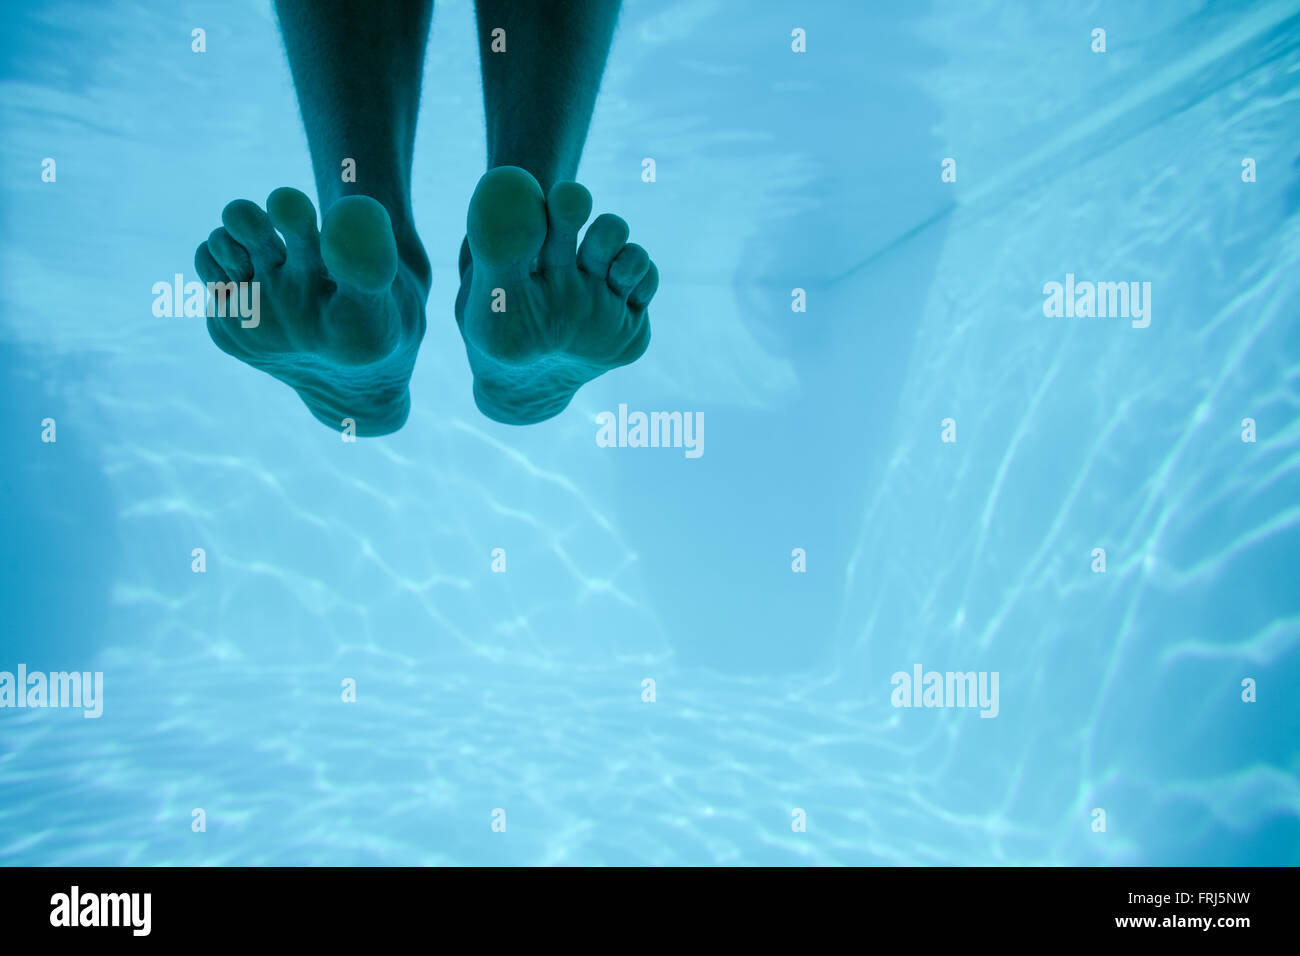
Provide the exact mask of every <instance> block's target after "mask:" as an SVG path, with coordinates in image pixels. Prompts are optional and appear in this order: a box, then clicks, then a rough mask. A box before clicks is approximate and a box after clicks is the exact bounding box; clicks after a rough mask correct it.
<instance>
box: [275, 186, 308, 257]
mask: <svg viewBox="0 0 1300 956" xmlns="http://www.w3.org/2000/svg"><path fill="white" fill-rule="evenodd" d="M266 214H267V217H268V218H269V219H270V220H271V225H273V226H275V228H276V229H278V230H280V235H282V236H284V242H285V245H286V246H288V247H289V258H290V259H294V258H296V257H299V256H301V255H303V254H304V253H305V254H307V255H308V256H310V257H316V256H319V255H320V233H318V232H317V231H316V207H315V206H313V205H312V204H311V200H310V199H308V198H307V196H306V194H305V193H303V192H301V191H299V190H297V189H293V188H292V187H289V186H281V187H280V188H279V189H277V190H275V191H273V192H272V193H271V195H269V196H267V197H266Z"/></svg>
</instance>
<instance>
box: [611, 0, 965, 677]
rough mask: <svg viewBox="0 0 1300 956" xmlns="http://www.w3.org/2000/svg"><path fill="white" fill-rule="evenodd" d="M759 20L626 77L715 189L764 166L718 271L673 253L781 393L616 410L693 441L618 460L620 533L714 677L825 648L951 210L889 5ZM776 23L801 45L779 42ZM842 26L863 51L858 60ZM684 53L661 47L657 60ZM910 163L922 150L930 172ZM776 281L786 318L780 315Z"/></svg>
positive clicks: (784, 666) (705, 222) (695, 658)
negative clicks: (693, 417)
mask: <svg viewBox="0 0 1300 956" xmlns="http://www.w3.org/2000/svg"><path fill="white" fill-rule="evenodd" d="M923 13H924V7H922V8H920V9H910V10H909V16H916V17H919V16H921V15H922V14H923ZM773 14H774V15H764V14H763V13H762V11H758V12H757V13H756V14H755V16H754V17H752V18H734V17H730V16H726V17H725V18H723V17H722V16H721V15H719V16H718V17H717V18H715V19H718V20H725V28H724V27H723V26H722V25H721V23H718V24H715V23H712V22H710V23H708V24H700V25H697V27H696V34H695V35H709V34H710V30H711V29H713V28H714V27H715V26H716V28H717V29H718V30H721V31H722V32H723V33H725V34H726V35H727V37H728V43H727V44H726V45H725V46H724V47H722V48H721V49H719V50H717V51H716V54H715V55H716V59H715V60H711V61H710V63H709V70H708V72H707V74H706V75H704V76H703V77H702V78H701V82H700V83H699V84H695V83H689V84H679V85H675V86H673V87H671V88H665V87H664V86H662V85H660V84H657V83H655V82H653V81H652V77H651V76H650V75H649V71H648V70H647V71H646V72H647V75H646V76H645V77H644V79H643V80H642V81H641V84H637V85H642V84H643V88H647V89H649V88H654V89H656V101H655V106H654V109H655V110H656V111H661V112H662V113H663V114H664V115H665V116H666V117H667V116H672V117H677V120H676V122H677V123H678V124H679V125H683V126H686V127H688V128H700V129H708V130H710V131H712V132H713V134H714V135H715V136H716V139H715V140H714V141H713V144H712V145H711V146H710V147H708V149H709V152H707V153H706V154H705V155H704V157H703V158H702V159H701V160H700V167H701V168H705V169H711V170H712V171H713V173H714V174H716V175H718V176H719V177H721V179H724V180H725V179H727V178H729V177H730V176H733V175H736V174H737V171H740V174H742V175H743V174H745V173H747V172H752V173H753V174H754V175H756V176H763V175H764V172H763V162H766V163H768V164H770V166H769V170H768V172H767V174H766V175H767V178H766V179H765V180H764V181H763V182H761V183H755V184H754V195H755V201H756V202H757V201H762V202H763V204H764V207H763V208H760V209H758V210H757V211H756V213H755V215H754V218H755V219H756V220H757V222H758V224H759V228H758V229H757V230H756V232H755V234H754V235H753V236H752V237H751V238H749V240H748V241H747V242H746V243H745V245H744V247H743V252H742V254H741V255H740V257H739V262H740V265H739V266H738V267H737V268H736V270H735V271H734V273H730V274H727V273H724V272H721V270H717V274H715V275H710V274H708V266H709V264H708V263H695V264H694V265H695V266H696V267H697V268H698V269H699V270H700V271H701V272H702V273H704V274H705V280H706V281H708V282H710V283H712V282H714V281H716V282H717V283H719V284H723V285H725V286H726V289H725V292H726V294H729V295H731V296H734V298H735V300H736V302H737V303H738V308H739V312H740V315H741V321H742V322H743V323H744V326H745V331H746V332H747V333H748V334H749V335H750V336H751V337H752V338H753V340H754V341H755V342H756V343H757V344H758V346H759V348H761V349H762V350H763V351H764V352H765V353H767V355H769V356H770V357H771V358H772V359H773V361H774V362H785V363H788V365H789V367H790V368H791V369H792V370H793V377H794V384H793V387H792V388H790V389H787V390H785V391H784V392H781V391H780V390H779V389H776V388H773V389H772V390H771V391H770V392H769V393H768V394H773V393H775V394H778V395H779V397H777V398H775V399H772V400H771V401H770V402H769V403H768V404H767V407H754V403H751V404H750V406H749V407H745V406H743V405H740V404H724V403H722V402H710V401H704V402H701V401H700V400H699V399H697V398H695V397H693V396H692V394H691V392H690V385H689V383H688V384H687V385H686V386H684V387H683V388H682V389H681V390H680V391H678V392H676V393H662V394H644V395H638V396H636V401H638V402H644V405H633V406H632V407H634V408H636V407H641V408H645V409H647V410H650V409H662V410H671V409H681V408H688V409H692V410H699V411H702V412H703V413H704V420H705V423H706V429H705V435H706V442H705V453H704V454H703V455H702V456H701V457H700V458H698V459H695V460H691V461H686V460H683V459H682V457H681V456H680V455H675V454H674V455H665V454H656V453H641V454H638V453H633V452H630V451H629V452H628V453H625V454H620V455H619V456H618V484H619V487H620V494H621V498H620V500H621V501H622V502H624V504H625V507H624V508H623V510H622V512H621V514H620V518H619V520H620V524H621V526H622V527H624V528H625V529H626V531H627V537H628V539H629V541H631V542H633V543H634V545H635V547H636V549H637V550H638V552H639V555H640V566H641V568H642V573H643V575H644V581H645V586H646V588H647V590H648V592H649V594H650V596H651V601H650V604H651V606H653V607H654V608H655V609H656V613H657V614H658V615H659V617H660V620H661V622H662V624H663V627H664V630H665V631H666V633H667V634H668V635H669V636H670V639H671V641H672V642H673V645H674V649H675V656H676V659H677V660H678V662H680V663H681V664H683V665H686V666H689V667H703V668H707V669H710V670H714V671H717V672H720V673H724V674H728V675H762V674H769V675H770V674H789V673H795V672H815V671H818V670H821V669H822V668H824V667H826V666H827V665H828V664H829V663H830V661H831V655H832V649H833V647H834V645H835V642H836V639H837V635H836V627H837V623H838V614H839V611H840V608H841V605H842V591H843V586H844V568H845V566H846V563H847V562H848V560H849V557H850V550H851V548H852V546H853V543H854V542H853V531H854V530H855V529H856V521H857V519H858V516H859V515H860V514H861V512H862V506H863V501H864V498H865V497H866V489H867V488H868V487H869V485H870V482H871V476H872V474H873V472H874V471H876V470H878V469H879V468H880V467H882V466H883V462H881V461H880V460H879V457H880V454H881V449H882V448H883V447H885V445H884V441H885V438H886V437H887V435H888V434H889V432H890V430H891V427H892V426H891V419H892V418H893V417H894V410H895V406H896V401H897V396H898V394H899V392H900V386H901V382H902V376H903V373H904V371H905V369H906V368H907V365H908V360H909V356H910V351H911V343H912V342H913V340H914V336H913V334H912V329H913V327H914V326H915V324H916V321H917V320H918V318H919V312H920V309H921V307H922V303H924V301H925V299H926V294H925V293H926V290H927V289H928V288H929V286H930V284H931V282H932V280H933V272H934V267H935V263H936V261H937V260H938V258H939V255H938V253H939V251H940V250H941V248H942V246H943V243H944V239H945V235H946V230H945V227H944V225H943V222H944V217H943V213H944V210H945V209H946V208H947V207H948V205H949V204H950V202H951V200H950V199H949V198H948V197H949V194H948V193H945V192H944V191H943V185H942V184H941V182H940V179H939V175H938V170H939V165H938V163H939V158H940V157H941V156H942V155H943V154H942V153H941V152H940V149H941V144H939V143H938V142H937V141H936V140H935V139H934V136H933V134H932V131H933V130H934V128H935V127H936V126H937V124H938V122H939V119H940V112H939V109H938V107H937V105H936V104H935V103H933V102H932V101H931V100H929V99H928V98H927V97H926V96H925V95H924V94H923V93H921V92H920V91H919V90H918V89H917V88H916V87H915V85H914V83H913V76H914V72H913V71H912V70H911V69H910V67H911V65H912V64H913V63H914V62H915V61H916V60H918V59H923V58H926V57H929V58H930V59H931V60H933V59H934V54H933V52H932V51H930V50H927V49H925V47H924V44H923V42H922V41H920V40H918V39H917V38H916V35H915V34H916V31H915V29H914V25H913V24H912V23H911V22H910V21H900V20H899V19H898V18H897V16H896V14H897V11H896V10H892V9H891V10H884V9H882V10H867V9H864V10H860V11H859V10H855V11H854V12H853V13H852V14H851V16H852V18H854V20H855V22H854V23H852V24H850V25H847V26H846V24H844V23H843V22H842V20H843V19H844V18H845V16H848V15H849V14H846V13H845V11H844V9H843V8H839V9H836V10H800V11H798V13H797V15H788V14H784V13H780V12H779V11H773ZM792 16H793V19H792ZM792 24H797V25H798V26H800V27H802V28H804V29H805V30H806V31H807V36H808V37H809V40H808V42H809V44H810V45H813V44H815V49H816V55H815V56H813V55H807V56H800V55H798V54H795V53H793V52H792V51H791V49H790V42H791V41H790V36H789V34H790V29H791V25H792ZM850 27H851V29H850ZM864 36H870V37H872V49H873V50H874V51H877V52H876V53H874V54H873V57H874V59H873V61H872V63H871V64H870V66H869V67H868V68H867V69H865V70H864V69H863V64H862V50H863V44H862V37H864ZM733 61H734V62H733ZM692 65H693V63H692V61H691V60H690V59H689V57H683V60H682V62H681V63H680V64H677V65H676V66H675V67H674V68H677V67H680V68H681V69H689V68H690V67H691V66H692ZM653 66H654V68H655V70H656V71H662V70H663V69H664V68H665V65H664V63H663V61H662V60H659V59H656V60H655V61H654V62H653ZM731 67H734V69H731ZM846 78H848V79H847V80H846ZM847 104H852V105H853V111H852V115H848V114H847V113H846V112H845V106H846V105H847ZM683 117H685V119H683ZM665 122H668V121H667V120H665ZM651 125H652V126H653V125H654V124H653V123H652V124H651ZM661 125H662V124H661ZM763 129H770V130H771V131H772V136H771V140H772V142H771V143H770V144H766V143H765V144H764V145H763V146H762V149H763V150H767V151H770V152H768V153H764V157H765V158H764V160H763V162H757V161H755V159H754V158H753V157H750V156H748V155H747V154H742V155H740V156H737V155H736V154H734V153H733V152H731V151H732V150H735V149H737V148H741V149H743V148H744V147H745V144H746V143H747V142H748V139H747V137H748V138H752V136H753V132H752V131H754V130H763ZM728 130H734V135H731V136H728V135H727V132H726V131H728ZM719 131H721V132H719ZM918 157H924V158H925V159H926V160H927V161H928V160H929V158H931V157H933V158H934V164H933V169H932V170H931V167H930V166H929V165H927V164H926V163H918V162H917V159H918ZM931 173H932V174H931ZM881 184H888V187H887V188H885V189H882V188H881ZM719 188H720V189H721V188H722V183H719ZM688 212H689V217H691V218H690V221H694V222H697V223H698V228H708V229H717V228H718V226H719V224H718V223H717V222H716V221H714V217H713V216H711V215H710V210H709V209H693V210H689V211H688ZM932 221H933V222H932ZM926 222H931V225H930V226H929V227H928V228H925V229H921V230H917V231H916V234H915V235H913V234H912V233H913V230H916V227H917V226H918V225H919V224H921V223H926ZM692 278H693V277H692ZM664 281H665V283H671V282H673V281H674V277H673V276H672V275H666V277H665V280H664ZM678 281H682V280H681V278H680V277H678ZM796 289H801V290H803V293H804V295H805V297H806V299H805V301H806V311H796V310H795V309H794V307H793V305H794V302H795V293H794V290H796ZM711 296H712V290H710V295H709V296H702V298H706V299H707V298H711ZM652 313H653V309H652ZM652 318H654V319H655V321H657V322H658V323H659V327H663V326H664V325H665V324H667V323H692V324H699V323H707V322H709V321H710V316H709V315H708V314H666V313H665V312H664V311H663V310H662V309H661V311H660V313H659V314H658V315H657V316H653V315H652ZM648 360H650V361H653V360H654V357H653V356H648ZM745 371H746V372H748V373H749V375H750V376H751V377H752V376H753V375H755V374H758V373H757V372H756V371H751V370H745ZM742 374H743V373H742ZM764 384H766V383H757V382H755V383H754V387H753V389H752V391H753V393H755V394H759V395H762V394H764V391H763V387H762V386H763V385H764ZM797 548H798V549H802V550H803V552H804V555H805V560H806V571H804V572H803V573H799V572H797V571H795V569H794V563H795V560H796V558H795V555H794V551H795V549H797Z"/></svg>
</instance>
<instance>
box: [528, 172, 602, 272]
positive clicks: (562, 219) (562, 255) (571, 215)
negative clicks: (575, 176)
mask: <svg viewBox="0 0 1300 956" xmlns="http://www.w3.org/2000/svg"><path fill="white" fill-rule="evenodd" d="M590 215H591V193H589V192H588V191H587V187H586V186H583V185H581V184H579V183H556V184H555V185H554V186H552V187H551V194H550V195H549V196H548V197H547V198H546V225H547V229H546V242H545V243H544V244H543V245H542V251H541V253H539V255H538V259H540V261H541V264H542V267H543V268H548V269H563V268H567V267H570V266H572V265H573V263H574V261H575V259H576V258H577V250H578V230H580V229H581V228H582V227H583V226H584V225H585V224H586V222H587V218H588V217H589V216H590Z"/></svg>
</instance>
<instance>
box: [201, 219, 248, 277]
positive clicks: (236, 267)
mask: <svg viewBox="0 0 1300 956" xmlns="http://www.w3.org/2000/svg"><path fill="white" fill-rule="evenodd" d="M208 251H209V252H211V253H212V258H213V259H215V260H217V265H219V266H221V269H222V271H223V272H225V274H226V275H228V276H230V278H231V279H232V280H234V281H235V282H247V281H248V280H249V279H251V278H253V261H252V260H251V259H249V258H248V253H247V252H246V251H245V250H244V247H243V246H241V245H240V244H239V243H237V242H235V240H234V239H233V238H231V235H230V233H229V232H227V231H226V229H225V227H224V226H218V227H217V228H216V229H213V230H212V235H210V236H208Z"/></svg>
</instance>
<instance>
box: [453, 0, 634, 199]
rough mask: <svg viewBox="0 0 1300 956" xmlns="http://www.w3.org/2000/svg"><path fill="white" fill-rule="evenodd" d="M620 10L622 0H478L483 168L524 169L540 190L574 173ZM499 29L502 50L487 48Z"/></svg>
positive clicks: (548, 190)
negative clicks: (485, 162) (484, 122)
mask: <svg viewBox="0 0 1300 956" xmlns="http://www.w3.org/2000/svg"><path fill="white" fill-rule="evenodd" d="M618 9H619V0H551V2H546V3H542V2H524V3H521V2H518V0H478V27H479V48H480V53H481V57H480V58H481V60H482V69H483V105H484V109H485V111H486V113H487V147H488V169H495V168H496V167H498V166H518V167H520V168H521V169H526V170H528V172H530V173H532V174H533V176H534V177H535V178H536V179H537V182H538V183H539V184H540V185H541V187H542V192H543V194H546V193H549V192H550V189H551V186H553V185H554V184H555V183H557V182H561V181H564V180H570V179H573V178H574V177H576V176H577V173H578V160H579V158H580V157H581V156H582V147H583V144H584V143H585V142H586V139H587V128H588V126H589V125H590V123H591V113H592V109H593V108H594V106H595V104H596V93H597V91H598V90H599V88H600V77H601V74H602V73H603V72H604V70H605V58H606V55H607V54H608V52H609V45H610V40H611V39H612V38H613V35H614V24H615V21H616V20H617V19H618ZM498 28H500V29H502V30H504V31H505V36H504V42H505V52H493V50H492V45H493V36H492V33H493V31H494V30H496V29H498ZM498 36H499V35H498Z"/></svg>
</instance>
